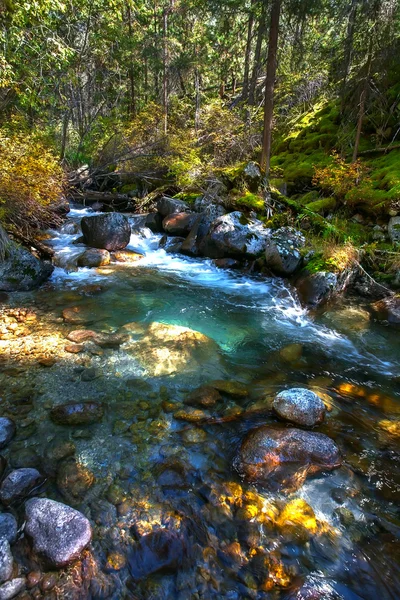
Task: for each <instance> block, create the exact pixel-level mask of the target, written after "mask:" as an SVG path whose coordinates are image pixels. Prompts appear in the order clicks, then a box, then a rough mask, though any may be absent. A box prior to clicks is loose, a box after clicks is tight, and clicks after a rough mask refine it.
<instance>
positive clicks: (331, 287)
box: [296, 271, 340, 307]
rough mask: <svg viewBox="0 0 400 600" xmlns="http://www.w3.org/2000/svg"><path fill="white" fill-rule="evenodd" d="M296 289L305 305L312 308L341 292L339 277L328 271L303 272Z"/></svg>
mask: <svg viewBox="0 0 400 600" xmlns="http://www.w3.org/2000/svg"><path fill="white" fill-rule="evenodd" d="M296 287H297V291H298V293H299V296H300V299H301V301H302V302H303V304H305V305H306V306H310V307H314V306H318V305H320V304H322V303H323V302H326V301H328V300H329V299H330V298H331V297H332V296H334V295H335V294H336V293H338V292H339V291H340V286H339V283H338V276H337V275H336V273H329V272H328V271H318V272H317V273H309V272H308V271H304V272H301V273H300V276H299V278H298V279H297V281H296Z"/></svg>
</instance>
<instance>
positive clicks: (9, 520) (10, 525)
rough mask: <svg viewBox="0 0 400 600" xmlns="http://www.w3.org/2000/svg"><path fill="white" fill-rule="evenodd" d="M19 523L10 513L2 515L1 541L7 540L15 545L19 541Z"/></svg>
mask: <svg viewBox="0 0 400 600" xmlns="http://www.w3.org/2000/svg"><path fill="white" fill-rule="evenodd" d="M17 531H18V526H17V521H16V520H15V517H14V516H13V515H12V514H10V513H0V540H2V539H6V540H7V542H9V543H10V544H13V543H14V542H15V540H16V539H17Z"/></svg>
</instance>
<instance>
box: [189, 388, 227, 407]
mask: <svg viewBox="0 0 400 600" xmlns="http://www.w3.org/2000/svg"><path fill="white" fill-rule="evenodd" d="M219 400H222V396H221V394H220V393H219V392H218V391H217V390H216V389H215V388H213V387H211V386H208V385H202V386H201V387H199V388H197V389H195V390H193V391H192V392H190V394H188V395H187V396H186V398H185V399H184V401H183V402H184V403H185V404H189V405H190V406H203V407H204V408H208V407H209V406H214V404H216V403H217V402H219Z"/></svg>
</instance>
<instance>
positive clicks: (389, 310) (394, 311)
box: [371, 295, 400, 326]
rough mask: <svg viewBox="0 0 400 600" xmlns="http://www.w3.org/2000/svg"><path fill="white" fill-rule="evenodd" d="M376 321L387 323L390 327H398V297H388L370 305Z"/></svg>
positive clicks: (399, 296)
mask: <svg viewBox="0 0 400 600" xmlns="http://www.w3.org/2000/svg"><path fill="white" fill-rule="evenodd" d="M371 308H372V310H373V312H374V314H375V316H376V318H377V319H378V321H387V322H388V323H389V324H390V325H396V326H399V325H400V295H396V296H389V297H387V298H383V300H378V302H375V303H374V304H372V305H371Z"/></svg>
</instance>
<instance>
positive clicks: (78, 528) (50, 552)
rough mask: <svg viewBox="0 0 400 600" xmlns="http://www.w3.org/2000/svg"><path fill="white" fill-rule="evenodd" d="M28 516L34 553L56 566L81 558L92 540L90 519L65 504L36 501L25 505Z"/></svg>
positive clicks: (44, 499) (46, 500) (27, 525)
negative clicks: (81, 554)
mask: <svg viewBox="0 0 400 600" xmlns="http://www.w3.org/2000/svg"><path fill="white" fill-rule="evenodd" d="M25 517H26V526H25V533H26V534H27V536H28V537H29V538H30V539H31V540H32V543H33V550H34V551H35V552H36V553H37V554H39V555H40V556H42V557H43V558H44V559H45V561H46V562H47V563H49V565H50V566H52V567H58V568H60V567H64V566H66V565H68V564H69V563H70V562H72V561H73V560H75V559H77V558H78V557H79V555H80V553H81V552H82V550H83V549H84V548H85V547H86V546H87V545H88V544H89V542H90V540H91V537H92V529H91V527H90V523H89V521H88V520H87V518H86V517H85V516H84V515H83V514H82V513H80V512H78V511H77V510H75V509H73V508H71V507H69V506H66V505H65V504H62V503H61V502H55V501H54V500H49V499H47V498H32V499H31V500H28V502H27V503H26V505H25Z"/></svg>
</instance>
